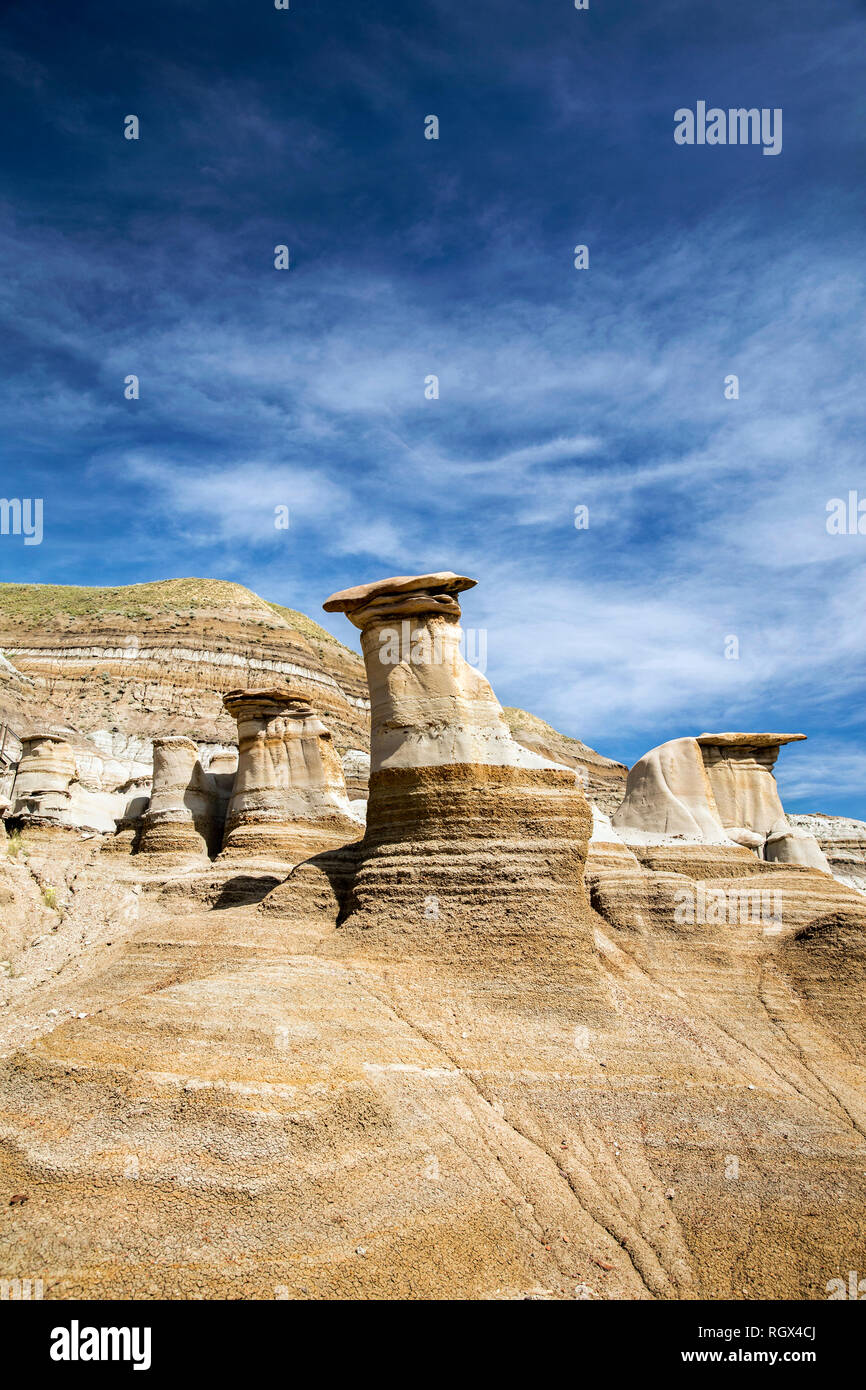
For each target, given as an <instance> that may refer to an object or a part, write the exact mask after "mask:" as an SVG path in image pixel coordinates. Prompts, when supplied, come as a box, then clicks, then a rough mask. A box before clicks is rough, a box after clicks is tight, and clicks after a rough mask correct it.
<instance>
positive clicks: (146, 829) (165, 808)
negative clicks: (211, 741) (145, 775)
mask: <svg viewBox="0 0 866 1390" xmlns="http://www.w3.org/2000/svg"><path fill="white" fill-rule="evenodd" d="M217 802H218V798H217V796H216V794H215V790H214V788H213V786H212V784H210V782H209V780H208V778H207V777H206V775H205V773H204V771H203V769H202V766H201V763H200V762H199V756H198V744H197V743H194V742H193V741H192V739H190V738H182V737H180V736H177V737H172V738H157V739H154V742H153V791H152V793H151V798H150V805H149V807H148V809H147V811H146V812H145V813H144V816H143V817H142V820H143V828H142V832H141V841H140V844H139V851H140V852H141V853H144V854H172V855H174V854H181V855H194V856H197V857H207V855H208V850H209V848H211V847H212V846H213V843H214V837H215V832H216V831H217V830H218V811H217Z"/></svg>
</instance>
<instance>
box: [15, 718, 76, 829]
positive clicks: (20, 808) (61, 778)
mask: <svg viewBox="0 0 866 1390" xmlns="http://www.w3.org/2000/svg"><path fill="white" fill-rule="evenodd" d="M75 772H76V767H75V754H74V753H73V751H72V748H71V746H70V745H69V743H68V742H67V740H66V739H65V738H64V737H63V736H62V734H55V733H53V732H51V731H50V730H48V729H40V730H37V731H34V732H33V733H32V734H30V735H29V737H25V738H24V739H22V751H21V761H20V763H19V764H18V772H17V775H16V777H15V785H14V788H13V794H12V802H13V814H14V815H15V816H24V817H26V818H28V819H29V820H32V821H34V822H38V821H42V822H47V823H50V824H58V825H59V824H68V823H70V817H69V809H70V802H71V793H70V790H69V789H70V785H71V783H72V782H73V780H74V778H75Z"/></svg>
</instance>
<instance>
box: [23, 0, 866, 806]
mask: <svg viewBox="0 0 866 1390" xmlns="http://www.w3.org/2000/svg"><path fill="white" fill-rule="evenodd" d="M864 57H866V19H864V10H863V6H862V4H855V3H852V2H851V0H823V3H822V4H821V5H820V6H818V5H813V4H811V3H808V4H807V3H804V0H789V3H785V4H782V3H777V0H768V2H767V3H762V4H761V5H756V4H755V3H754V0H730V2H729V3H719V0H703V2H702V3H699V0H690V3H684V0H659V2H658V3H652V2H651V0H641V3H632V2H629V3H626V0H620V2H619V3H616V2H615V0H590V9H589V10H587V11H577V10H575V9H574V7H573V4H572V3H571V0H496V3H493V0H473V3H472V4H469V3H467V0H427V2H426V3H420V0H401V3H399V4H394V3H393V0H390V2H389V3H383V2H381V0H365V3H363V4H358V3H357V0H351V2H350V3H349V2H344V0H328V2H326V0H292V8H291V10H290V11H288V12H284V11H277V10H275V9H274V8H273V6H272V4H271V3H270V0H248V3H246V4H244V5H237V4H234V3H228V0H175V2H174V3H172V4H164V3H160V2H159V0H151V2H150V3H148V4H147V5H146V6H145V5H140V6H116V5H108V4H106V3H102V4H94V3H88V0H80V3H78V4H76V5H75V6H71V5H70V6H58V5H56V4H52V5H43V4H40V3H32V0H28V3H27V4H11V5H8V6H7V7H6V8H5V13H4V45H3V51H2V57H0V78H2V82H0V116H2V119H0V132H2V134H0V139H2V144H3V167H4V170H5V178H4V180H3V186H2V198H0V258H2V267H0V272H2V273H0V316H2V337H0V356H2V385H0V393H2V400H0V407H2V418H3V423H4V429H3V469H2V493H3V495H4V496H21V497H31V496H39V497H42V498H43V499H44V509H45V522H44V526H45V535H44V540H43V543H42V545H41V546H24V544H23V541H22V539H21V538H20V537H14V536H6V537H0V561H2V577H4V578H7V579H14V580H33V581H43V582H55V583H81V584H118V583H135V582H139V581H145V580H152V579H160V578H169V577H173V576H179V575H190V574H197V575H206V576H214V577H218V578H225V579H233V580H237V581H238V582H240V583H243V584H246V585H248V586H249V587H250V588H252V589H255V590H256V591H257V592H258V593H260V594H262V595H263V596H265V597H267V598H270V599H272V600H275V601H277V602H281V603H285V604H287V605H289V606H291V607H295V608H300V609H302V610H304V611H306V612H308V613H309V614H311V616H313V617H316V618H317V619H318V620H319V621H321V622H322V623H323V624H324V625H325V626H327V627H328V628H329V629H330V630H331V631H332V632H334V633H335V634H336V635H337V636H339V637H340V638H341V640H343V641H345V642H347V643H349V644H351V645H356V642H355V636H356V634H355V633H354V630H353V629H351V628H350V626H349V624H348V623H346V621H345V619H343V618H342V617H340V616H339V615H334V616H328V615H324V614H322V613H321V603H322V601H323V600H324V599H325V598H326V597H327V596H328V594H329V593H331V592H332V591H333V590H335V589H338V588H342V587H345V586H346V585H349V584H353V583H358V582H361V581H364V580H368V579H373V578H378V577H381V576H383V575H386V574H393V573H416V572H422V571H426V570H429V569H439V568H446V569H454V570H458V571H461V572H464V573H467V574H470V575H472V576H474V577H475V578H477V579H478V581H479V584H478V588H477V589H475V590H473V591H472V592H471V593H468V594H467V595H465V599H464V604H463V608H464V622H465V625H466V626H467V627H471V628H485V629H487V631H488V661H487V675H488V678H489V679H490V680H491V682H492V684H493V686H494V689H495V690H496V692H497V694H498V695H499V697H500V699H501V700H502V701H503V703H507V704H517V705H521V706H523V707H524V708H527V709H530V710H533V711H534V712H535V713H537V714H539V715H541V716H542V717H543V718H546V719H548V720H550V721H551V722H552V723H553V724H555V725H556V726H557V727H558V728H560V729H562V730H563V731H564V732H567V733H571V734H573V735H576V736H578V737H581V738H583V739H585V740H586V741H587V742H589V743H591V744H592V745H593V746H594V747H596V748H598V749H600V750H601V751H602V752H605V753H607V754H609V755H610V756H613V757H617V758H620V759H622V760H623V761H625V762H627V763H632V762H634V761H635V760H636V758H637V757H639V756H640V755H641V754H642V753H643V752H645V751H646V750H647V749H648V748H650V747H652V746H653V745H655V744H658V743H660V742H662V741H664V740H665V739H668V738H673V737H677V736H679V735H682V734H686V733H698V732H702V731H704V730H712V729H779V730H800V731H802V732H804V733H807V734H808V735H809V742H808V743H807V744H805V745H802V746H798V747H795V748H793V749H789V750H787V751H783V753H782V756H781V760H780V767H779V776H780V782H781V785H782V788H783V793H784V796H785V799H786V804H787V805H788V807H789V808H790V809H800V810H815V809H822V810H826V811H831V812H836V813H839V814H850V815H857V816H861V817H866V795H864V782H866V745H864V737H863V735H864V700H863V695H864V684H866V677H864V661H863V651H864V627H866V623H864V608H866V605H864V598H866V583H864V558H866V535H863V536H861V535H853V536H849V535H844V536H837V535H829V534H828V532H827V528H826V520H827V511H826V507H827V502H828V501H829V499H831V498H833V497H845V498H847V496H848V493H849V492H850V491H851V490H857V489H859V490H860V495H861V496H862V497H863V498H864V499H866V469H864V464H863V440H864V432H866V431H864V412H863V402H864V397H866V392H864V383H863V356H864V336H866V328H864V325H866V313H864V307H866V306H864V299H866V294H864V274H863V265H864V231H863V229H864V201H866V194H864V189H866V177H864V176H866V159H864V137H863V132H864V130H866V81H864V67H866V64H864ZM699 100H705V101H707V103H708V105H710V106H713V105H717V106H720V107H722V108H728V107H731V106H746V107H752V106H754V107H758V108H777V107H778V108H782V110H783V113H784V114H783V149H782V153H781V154H780V155H778V156H777V157H772V158H771V157H765V156H763V155H762V151H761V149H760V148H759V147H752V146H745V147H741V146H727V147H709V146H703V147H699V146H692V147H681V146H678V145H676V144H675V143H674V139H673V131H674V112H675V110H676V109H678V108H680V107H686V106H688V107H691V108H694V107H695V105H696V103H697V102H698V101H699ZM128 114H135V115H137V116H138V117H139V119H140V127H141V130H140V139H139V140H138V141H127V140H125V139H124V138H123V122H124V117H125V116H126V115H128ZM430 114H434V115H437V116H438V117H439V121H440V138H439V140H438V141H432V140H425V138H424V121H425V117H426V116H428V115H430ZM277 244H286V245H288V247H289V248H290V252H291V269H290V270H289V271H277V270H275V269H274V247H275V245H277ZM577 244H586V245H588V246H589V248H590V266H589V269H588V270H586V271H577V270H575V269H574V266H573V248H574V246H575V245H577ZM130 373H135V374H136V375H138V376H139V378H140V383H141V387H140V390H141V396H140V399H139V400H138V401H127V400H125V399H124V395H123V383H124V378H125V377H126V376H127V375H128V374H130ZM431 373H435V374H436V375H437V376H438V377H439V379H440V396H439V399H438V400H427V399H425V394H424V382H425V378H426V377H427V376H428V375H429V374H431ZM730 373H735V374H736V375H737V376H738V377H739V380H740V398H739V400H736V401H732V400H726V399H725V395H724V382H725V377H726V376H727V375H729V374H730ZM281 504H285V505H288V507H289V509H290V515H291V525H290V527H289V530H288V531H278V530H276V529H275V527H274V508H275V507H276V506H278V505H281ZM578 505H585V506H588V508H589V518H590V521H589V526H588V528H587V529H586V530H577V529H576V528H575V526H574V509H575V507H576V506H578ZM729 635H735V636H736V637H737V638H738V641H739V649H740V656H739V659H738V660H728V659H726V658H725V639H726V637H728V636H729Z"/></svg>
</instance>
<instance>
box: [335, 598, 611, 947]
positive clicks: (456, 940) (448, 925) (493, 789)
mask: <svg viewBox="0 0 866 1390" xmlns="http://www.w3.org/2000/svg"><path fill="white" fill-rule="evenodd" d="M474 583H475V581H474V580H472V579H467V578H465V577H463V576H460V575H456V574H452V573H451V572H447V571H446V572H443V573H438V574H427V575H417V576H413V577H400V578H394V579H384V580H381V581H379V582H378V583H373V584H366V585H361V586H359V587H357V588H354V589H347V590H345V591H343V592H342V593H338V594H334V595H333V596H332V597H331V598H329V599H328V601H327V602H326V603H325V605H324V607H325V609H326V611H328V612H342V613H345V614H346V616H347V617H348V618H349V620H350V621H351V622H352V623H354V625H355V626H356V627H358V628H360V630H361V634H362V636H361V646H362V650H363V654H364V661H365V664H366V668H367V680H368V683H369V688H370V705H371V708H370V714H371V731H370V761H371V772H370V795H369V803H368V811H367V831H366V834H365V837H364V840H363V842H362V844H361V845H360V847H359V850H360V854H359V860H358V867H357V871H356V873H355V877H354V883H353V886H352V889H351V892H350V894H349V899H348V902H347V904H346V907H345V909H344V915H345V920H346V924H347V925H348V926H349V927H350V928H354V927H363V928H371V929H373V930H374V934H375V935H376V936H377V937H378V938H379V939H381V940H382V941H383V942H387V943H389V949H390V947H395V948H397V949H402V948H403V947H406V948H411V949H413V950H421V951H428V952H429V953H430V954H432V955H436V956H439V957H441V956H443V955H447V954H448V953H454V954H456V955H458V956H460V957H461V958H462V959H463V960H467V959H469V958H470V957H472V956H473V955H475V954H477V953H478V952H479V951H481V952H482V953H483V954H485V955H486V957H487V960H488V963H489V960H490V953H491V951H492V952H493V953H494V954H496V955H498V957H499V958H500V959H501V960H502V961H503V962H505V961H508V962H513V961H515V960H518V961H519V960H520V959H521V958H525V959H526V960H527V961H528V960H529V958H530V957H534V958H535V960H536V962H538V961H539V960H541V959H542V958H543V959H544V960H545V961H546V962H547V963H548V964H549V965H553V963H554V961H555V968H556V969H560V968H563V958H564V959H565V960H566V961H567V962H569V966H568V967H566V968H570V965H574V964H582V965H585V964H586V962H587V961H588V960H589V958H590V957H592V955H593V948H592V944H591V936H590V931H589V925H588V924H589V919H590V912H589V908H588V905H587V902H586V899H585V896H584V890H583V881H582V877H583V866H584V861H585V858H586V848H587V842H588V839H589V835H590V827H591V818H590V813H589V808H588V806H587V803H586V801H585V800H584V799H583V797H582V796H581V795H580V794H579V792H578V791H577V789H576V787H575V774H574V771H573V770H572V769H570V768H563V767H560V766H558V765H557V764H555V763H551V762H548V761H546V760H545V759H544V758H541V757H539V756H538V755H537V754H534V753H531V752H530V751H529V750H528V749H526V748H524V747H523V746H522V745H521V744H519V743H517V742H515V740H514V739H513V738H512V737H511V734H510V732H509V729H508V725H507V722H506V720H505V716H504V714H503V712H502V708H501V706H500V704H499V701H498V700H497V699H496V696H495V695H494V693H493V691H492V689H491V688H490V685H489V684H488V682H487V680H486V679H485V678H484V676H483V675H481V673H480V672H479V671H478V670H475V669H473V668H472V667H471V666H470V665H469V664H468V663H467V662H466V661H465V660H464V658H463V656H462V654H461V651H460V645H461V638H462V632H461V628H460V606H459V603H458V601H457V597H456V596H457V594H458V593H460V592H461V591H462V590H465V589H468V588H471V587H473V585H474ZM557 947H561V948H562V950H561V952H560V953H559V956H558V958H557Z"/></svg>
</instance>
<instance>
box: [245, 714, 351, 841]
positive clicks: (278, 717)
mask: <svg viewBox="0 0 866 1390" xmlns="http://www.w3.org/2000/svg"><path fill="white" fill-rule="evenodd" d="M225 706H226V709H227V710H228V711H229V713H231V714H232V715H233V716H234V718H235V719H236V720H237V726H238V750H239V751H238V768H237V773H236V775H235V778H234V785H233V789H232V796H231V801H230V803H229V808H228V813H227V817H226V830H225V840H224V844H223V856H232V857H236V856H249V855H251V854H252V855H262V854H265V855H272V856H274V857H276V858H278V859H280V860H288V861H289V862H291V863H296V862H298V861H299V860H301V859H306V858H308V857H309V856H310V855H312V854H316V853H318V852H319V851H320V850H322V849H325V848H327V847H328V846H330V845H333V844H335V843H338V844H342V843H345V842H346V841H348V840H353V839H357V838H358V835H359V834H360V826H359V824H358V822H357V820H356V819H354V818H353V817H352V815H351V811H350V806H349V798H348V794H347V791H346V782H345V779H344V777H343V769H342V766H341V764H340V759H339V757H338V755H337V752H336V750H335V748H334V746H333V742H332V739H331V735H330V732H329V730H328V729H327V728H326V726H325V725H324V724H323V723H322V721H321V719H319V717H318V715H317V714H316V712H315V710H314V709H313V706H312V705H311V704H310V702H309V699H308V698H307V696H306V695H304V694H302V693H300V692H298V691H297V690H294V689H292V688H289V687H284V686H274V687H269V688H265V689H260V690H234V691H230V692H229V693H228V694H227V695H226V697H225Z"/></svg>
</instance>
